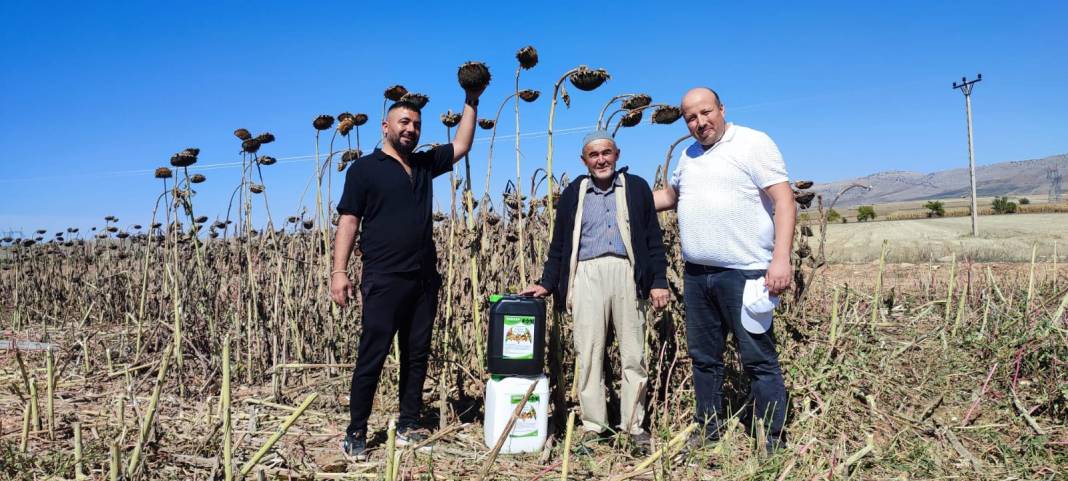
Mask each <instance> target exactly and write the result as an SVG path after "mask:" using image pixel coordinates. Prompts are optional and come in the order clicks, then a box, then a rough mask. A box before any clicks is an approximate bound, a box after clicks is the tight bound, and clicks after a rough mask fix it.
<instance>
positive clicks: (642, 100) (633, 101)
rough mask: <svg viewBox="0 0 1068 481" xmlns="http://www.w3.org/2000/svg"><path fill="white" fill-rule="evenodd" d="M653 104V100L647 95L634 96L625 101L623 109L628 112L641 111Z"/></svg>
mask: <svg viewBox="0 0 1068 481" xmlns="http://www.w3.org/2000/svg"><path fill="white" fill-rule="evenodd" d="M651 103H653V98H652V97H650V96H648V95H646V94H634V95H631V96H630V97H627V98H626V100H624V101H623V108H625V109H627V110H634V109H640V108H642V107H645V106H647V105H649V104H651Z"/></svg>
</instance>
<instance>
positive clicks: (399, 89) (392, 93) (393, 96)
mask: <svg viewBox="0 0 1068 481" xmlns="http://www.w3.org/2000/svg"><path fill="white" fill-rule="evenodd" d="M406 93H408V89H406V88H404V86H403V85H394V86H392V87H390V88H387V89H386V92H385V93H384V94H383V95H385V97H386V98H387V99H389V100H391V101H393V102H396V101H398V100H400V99H401V97H403V96H404V94H406Z"/></svg>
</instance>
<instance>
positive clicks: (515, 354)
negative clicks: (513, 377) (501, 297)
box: [501, 315, 534, 359]
mask: <svg viewBox="0 0 1068 481" xmlns="http://www.w3.org/2000/svg"><path fill="white" fill-rule="evenodd" d="M501 328H502V329H503V330H504V332H502V333H501V334H502V335H501V339H502V340H503V341H502V342H503V344H502V345H501V357H503V358H505V359H534V316H510V315H505V316H504V324H503V325H502V326H501Z"/></svg>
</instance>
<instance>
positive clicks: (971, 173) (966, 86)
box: [953, 74, 983, 237]
mask: <svg viewBox="0 0 1068 481" xmlns="http://www.w3.org/2000/svg"><path fill="white" fill-rule="evenodd" d="M982 80H983V74H978V75H977V76H976V79H975V80H968V79H967V78H966V77H961V78H960V83H959V84H958V83H957V82H953V89H954V90H956V89H960V91H961V92H963V93H964V109H965V110H966V111H967V113H968V177H969V178H970V179H971V182H972V237H979V225H978V224H977V223H976V218H977V217H978V216H979V205H978V204H977V203H976V200H975V152H974V150H973V146H972V88H973V86H974V85H975V84H976V83H978V82H980V81H982Z"/></svg>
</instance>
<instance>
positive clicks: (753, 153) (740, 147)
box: [671, 124, 789, 269]
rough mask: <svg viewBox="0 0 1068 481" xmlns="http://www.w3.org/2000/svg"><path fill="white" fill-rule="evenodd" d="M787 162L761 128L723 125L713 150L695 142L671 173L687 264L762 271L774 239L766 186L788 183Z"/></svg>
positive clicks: (683, 253) (769, 258) (773, 225)
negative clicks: (723, 128)
mask: <svg viewBox="0 0 1068 481" xmlns="http://www.w3.org/2000/svg"><path fill="white" fill-rule="evenodd" d="M788 180H789V178H788V177H787V175H786V165H785V164H784V163H783V160H782V154H781V153H779V148H778V147H776V146H775V142H773V141H772V140H771V138H770V137H768V135H767V134H765V133H764V132H760V131H758V130H753V129H750V128H747V127H742V126H740V125H734V124H727V131H726V132H724V134H723V138H721V139H720V141H719V142H717V143H716V144H715V145H713V146H712V148H710V149H708V150H705V149H704V147H703V146H702V145H701V143H700V142H694V143H693V145H691V146H690V147H689V148H687V149H686V151H685V152H684V153H683V154H682V158H681V159H680V160H679V165H678V166H677V167H676V168H675V172H674V173H673V174H672V176H671V186H672V187H674V188H675V192H676V193H678V206H677V209H678V215H679V234H680V237H681V242H682V257H683V259H685V260H686V262H692V263H695V264H701V265H706V266H715V267H726V268H730V269H767V268H768V264H770V263H771V252H772V249H773V247H774V241H775V224H774V222H773V221H772V208H773V204H772V200H771V198H770V197H769V196H768V195H767V193H765V192H764V189H765V188H767V187H768V186H771V185H774V184H778V183H780V182H787V181H788Z"/></svg>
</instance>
